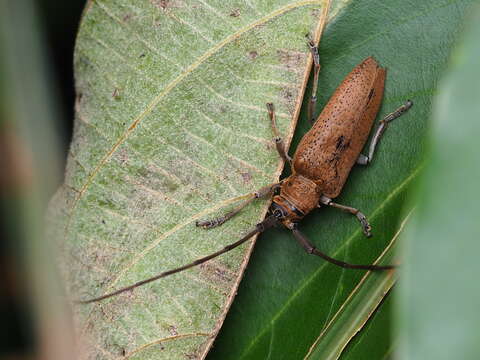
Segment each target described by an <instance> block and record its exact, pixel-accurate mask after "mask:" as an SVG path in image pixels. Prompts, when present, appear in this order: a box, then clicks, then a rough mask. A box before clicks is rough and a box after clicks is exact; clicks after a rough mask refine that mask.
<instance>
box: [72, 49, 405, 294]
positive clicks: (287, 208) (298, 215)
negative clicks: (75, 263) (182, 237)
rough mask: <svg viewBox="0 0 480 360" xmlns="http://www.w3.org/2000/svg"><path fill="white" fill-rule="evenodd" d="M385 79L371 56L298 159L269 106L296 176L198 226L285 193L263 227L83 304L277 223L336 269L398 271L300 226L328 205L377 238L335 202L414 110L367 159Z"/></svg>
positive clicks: (281, 148) (310, 135)
mask: <svg viewBox="0 0 480 360" xmlns="http://www.w3.org/2000/svg"><path fill="white" fill-rule="evenodd" d="M309 46H310V50H311V52H312V55H313V60H314V86H313V91H312V94H315V93H316V89H317V83H318V74H319V71H320V62H319V56H318V50H317V47H316V46H314V44H313V43H310V44H309ZM385 75H386V70H385V69H384V68H382V67H380V66H379V65H378V64H377V62H376V61H375V59H374V58H373V57H368V58H367V59H365V60H364V61H363V62H362V63H360V64H359V65H357V66H356V67H355V68H354V69H353V70H352V71H351V72H350V74H348V75H347V77H346V78H345V79H344V80H343V82H342V83H341V84H340V86H339V87H338V88H337V89H336V90H335V92H334V94H333V95H332V97H331V98H330V100H329V102H328V103H327V105H326V106H325V108H324V109H323V111H322V113H321V114H320V116H319V117H318V119H317V120H316V121H315V122H314V124H313V126H312V128H311V129H310V131H308V132H307V133H306V134H305V136H304V137H303V138H302V140H301V141H300V144H299V145H298V148H297V151H296V152H295V155H294V157H293V159H291V158H290V157H289V156H288V154H287V152H286V151H285V147H284V144H283V141H282V139H281V137H280V135H279V132H278V130H277V127H276V124H275V111H274V107H273V104H271V103H268V104H267V109H268V114H269V117H270V120H271V123H272V129H273V132H274V134H275V136H276V137H275V143H276V147H277V150H278V153H279V154H280V156H281V157H282V158H283V159H284V160H285V161H286V162H288V163H289V164H290V166H291V168H292V175H290V176H289V177H288V178H286V179H284V180H281V181H280V182H279V183H276V184H272V185H269V186H266V187H264V188H262V189H260V190H259V191H257V192H255V193H252V194H251V196H250V198H249V199H248V200H246V201H245V202H244V203H242V204H241V205H240V206H238V207H237V208H235V209H234V210H232V211H230V212H229V213H227V214H226V215H224V216H222V217H220V218H216V219H213V220H207V221H197V223H196V225H197V226H201V227H204V228H213V227H216V226H219V225H221V224H223V223H224V222H226V221H227V220H229V219H230V218H232V217H233V216H235V215H236V214H237V213H239V212H240V211H241V210H242V209H243V208H244V207H245V206H247V205H248V204H249V203H251V202H252V201H253V200H255V199H258V198H264V197H266V196H268V195H272V194H274V193H276V192H277V191H278V190H279V194H277V195H275V196H274V197H273V202H272V205H271V207H270V210H269V215H268V216H267V218H266V219H265V220H264V221H262V222H261V223H259V224H257V226H256V227H255V229H253V230H252V231H250V232H249V233H248V234H247V235H245V236H244V237H243V238H241V239H240V240H238V241H236V242H234V243H232V244H230V245H228V246H226V247H225V248H223V249H222V250H220V251H217V252H215V253H213V254H210V255H208V256H205V257H203V258H200V259H198V260H196V261H194V262H192V263H190V264H187V265H184V266H182V267H179V268H176V269H172V270H169V271H166V272H163V273H160V274H158V275H157V276H154V277H152V278H149V279H146V280H143V281H140V282H137V283H135V284H133V285H131V286H128V287H125V288H122V289H119V290H117V291H114V292H112V293H110V294H106V295H103V296H100V297H97V298H94V299H90V300H86V301H80V302H81V303H90V302H95V301H99V300H103V299H106V298H109V297H111V296H114V295H118V294H120V293H122V292H125V291H129V290H132V289H134V288H136V287H138V286H141V285H144V284H146V283H149V282H151V281H154V280H157V279H159V278H162V277H165V276H168V275H172V274H175V273H178V272H180V271H183V270H186V269H189V268H191V267H194V266H196V265H199V264H202V263H204V262H206V261H208V260H210V259H212V258H215V257H217V256H219V255H221V254H224V253H226V252H227V251H229V250H232V249H234V248H236V247H238V246H239V245H241V244H243V243H244V242H246V241H247V240H249V239H250V238H251V237H252V236H254V235H256V234H258V233H260V232H263V231H265V230H266V229H268V228H270V227H272V226H274V225H277V224H283V225H284V226H285V227H286V228H288V229H290V230H292V232H293V235H294V237H295V238H296V239H297V241H298V242H299V243H300V245H301V246H302V247H303V248H304V249H305V251H307V252H308V253H310V254H314V255H317V256H320V257H322V258H323V259H325V260H327V261H329V262H331V263H333V264H335V265H338V266H341V267H344V268H351V269H364V270H388V269H392V268H393V267H394V266H393V265H386V266H378V265H354V264H349V263H345V262H343V261H339V260H336V259H333V258H331V257H329V256H327V255H326V254H324V253H322V252H320V251H319V250H318V249H316V248H315V246H314V245H313V244H312V243H311V242H310V241H309V240H308V239H307V238H306V237H305V235H304V234H302V233H301V232H300V231H299V230H298V223H299V222H300V220H302V219H303V217H304V216H306V215H307V214H308V213H310V212H311V211H312V210H314V209H315V208H317V207H320V206H322V205H326V206H332V207H335V208H338V209H341V210H344V211H347V212H349V213H351V214H353V215H355V216H356V217H357V219H358V220H359V221H360V224H361V226H362V229H363V232H364V234H365V235H366V236H370V235H371V233H370V230H371V227H370V225H369V223H368V221H367V218H366V217H365V215H364V214H362V213H361V212H360V211H359V210H358V209H355V208H353V207H350V206H345V205H340V204H337V203H335V202H333V200H332V199H334V198H336V197H337V196H338V195H339V194H340V192H341V190H342V188H343V185H344V184H345V181H346V180H347V177H348V174H349V173H350V170H351V169H352V167H353V165H355V163H357V164H361V165H367V164H368V163H370V162H371V161H372V158H373V155H374V152H375V148H376V145H377V144H378V141H379V139H380V137H381V136H382V134H383V132H384V131H385V129H386V127H387V126H388V124H389V123H390V122H391V121H392V120H394V119H395V118H397V117H399V116H400V115H402V114H403V113H404V112H405V111H407V110H408V109H410V107H412V105H413V103H412V101H410V100H408V101H407V102H406V103H405V104H404V105H402V106H400V107H399V108H398V109H397V110H396V111H394V112H393V113H391V114H389V115H387V116H386V117H385V118H384V119H383V120H381V121H380V124H379V126H378V128H377V129H376V131H375V134H374V136H373V138H372V142H371V144H370V147H369V152H368V155H363V154H361V150H362V148H363V147H364V145H365V142H366V141H367V138H368V135H369V133H370V131H371V128H372V125H373V122H374V120H375V117H376V116H377V113H378V110H379V108H380V104H381V102H382V98H383V89H384V82H385ZM315 103H316V97H315V96H312V98H311V100H310V103H309V107H308V114H309V118H310V120H311V121H312V122H313V120H314V117H313V109H314V106H315Z"/></svg>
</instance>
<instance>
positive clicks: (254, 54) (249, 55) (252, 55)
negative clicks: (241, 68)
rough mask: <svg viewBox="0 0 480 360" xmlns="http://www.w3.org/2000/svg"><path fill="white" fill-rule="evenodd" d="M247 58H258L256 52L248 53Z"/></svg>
mask: <svg viewBox="0 0 480 360" xmlns="http://www.w3.org/2000/svg"><path fill="white" fill-rule="evenodd" d="M248 57H249V58H250V59H252V60H255V59H256V58H257V57H258V52H256V51H255V50H252V51H249V52H248Z"/></svg>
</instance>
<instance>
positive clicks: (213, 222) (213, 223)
mask: <svg viewBox="0 0 480 360" xmlns="http://www.w3.org/2000/svg"><path fill="white" fill-rule="evenodd" d="M279 186H280V183H275V184H271V185H267V186H264V187H262V188H261V189H259V190H258V191H255V192H253V193H251V194H248V195H246V196H245V197H247V200H245V201H243V202H242V203H241V204H240V205H238V206H237V207H236V208H234V209H233V210H231V211H229V212H228V213H226V214H225V215H223V216H220V217H218V218H214V219H210V220H203V221H200V220H199V221H197V222H196V223H195V225H196V226H198V227H203V228H204V229H212V228H214V227H217V226H220V225H222V224H223V223H225V222H226V221H228V220H230V219H231V218H232V217H234V216H235V215H237V214H238V213H239V212H240V211H241V210H242V209H243V208H244V207H246V206H247V205H248V204H250V203H251V202H253V201H254V200H256V199H261V198H265V197H267V196H268V195H270V194H272V193H273V192H274V191H275V190H276V189H277V188H278V187H279Z"/></svg>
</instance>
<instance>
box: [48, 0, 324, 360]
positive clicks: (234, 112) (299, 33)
mask: <svg viewBox="0 0 480 360" xmlns="http://www.w3.org/2000/svg"><path fill="white" fill-rule="evenodd" d="M322 3H323V2H322V1H316V0H301V1H280V0H279V1H274V2H269V3H261V4H255V6H254V5H252V4H251V3H250V2H238V3H229V4H224V3H222V2H215V1H210V2H205V1H201V0H198V1H192V2H185V1H180V0H178V1H156V0H151V1H147V0H144V1H129V0H123V1H113V0H95V1H90V2H89V3H88V5H87V8H86V9H85V13H84V16H83V20H82V24H81V28H80V32H79V35H78V40H77V45H76V54H75V70H76V87H77V94H78V98H77V104H76V105H77V106H76V123H75V132H74V139H73V141H72V145H71V151H70V153H69V159H68V165H67V171H66V180H65V186H64V187H63V189H62V191H60V192H59V193H58V194H57V196H56V198H55V201H54V204H53V205H52V208H53V209H55V210H54V211H52V214H56V212H55V211H58V209H60V210H63V212H64V217H63V218H59V219H57V222H58V224H57V230H58V232H59V233H60V236H61V237H64V240H65V241H64V244H63V248H62V249H63V252H64V253H63V259H62V260H61V262H62V263H63V271H64V273H65V278H66V280H67V286H68V287H69V289H68V290H69V294H70V296H71V297H72V298H78V297H79V296H82V297H94V296H98V295H102V294H104V293H106V292H109V291H111V290H113V289H117V288H120V287H123V286H125V285H129V284H131V283H133V282H136V281H139V280H142V279H145V278H149V277H151V276H153V275H155V274H157V273H158V272H160V271H164V270H168V269H171V268H175V267H178V266H181V265H184V264H186V263H189V262H191V261H193V260H194V259H196V258H199V257H201V256H205V255H207V254H210V253H212V252H214V251H216V250H218V249H220V248H222V247H223V246H225V245H226V244H227V243H231V242H232V241H234V240H236V239H238V238H239V237H240V236H241V235H242V234H243V233H245V230H246V228H248V227H249V226H251V225H252V224H254V223H255V222H258V221H259V220H261V219H262V217H263V216H264V214H265V211H266V206H267V202H266V201H265V202H263V203H259V204H256V205H253V206H251V207H249V208H248V209H246V211H244V212H242V214H240V215H239V216H238V217H236V218H235V219H234V220H232V221H231V222H229V224H228V226H224V227H222V228H219V229H215V230H211V231H204V230H202V229H198V228H195V226H194V224H195V221H196V220H199V219H202V218H205V217H213V216H216V215H218V214H219V212H225V211H226V210H227V209H228V208H230V207H231V205H232V204H234V203H235V202H236V201H237V200H239V199H240V198H241V195H242V194H245V193H248V192H251V191H254V190H256V189H258V188H259V187H261V186H264V185H266V184H268V183H272V182H274V181H275V180H276V179H278V175H279V173H280V169H281V167H282V163H281V161H279V159H278V156H277V155H276V153H275V150H274V147H273V146H272V143H271V137H272V134H271V129H270V124H269V120H268V118H267V116H266V115H267V114H266V110H265V108H264V106H265V105H264V104H265V103H266V102H269V101H271V102H274V103H275V105H276V108H277V112H278V115H277V116H278V124H279V127H280V129H281V131H282V133H284V134H292V133H293V128H294V123H295V121H296V117H297V115H298V112H299V108H300V104H301V99H302V95H303V90H304V83H305V82H306V78H307V73H308V70H309V64H310V59H309V53H308V48H307V47H306V45H305V35H306V34H307V33H310V34H312V36H313V37H315V36H316V37H317V38H318V36H319V32H318V27H319V18H320V14H321V10H322ZM315 34H316V35H315ZM287 140H288V135H287ZM287 142H288V141H287ZM252 246H253V242H252V243H251V244H248V245H246V246H243V247H242V248H239V249H236V250H234V251H232V252H231V253H230V254H229V256H224V257H221V258H218V259H215V260H214V261H210V262H209V263H208V264H205V265H204V266H200V267H198V268H196V269H192V270H190V271H188V272H185V273H184V274H183V275H181V276H180V275H179V276H172V277H171V278H167V279H164V280H163V281H161V282H159V283H153V284H149V285H146V286H144V287H142V288H138V289H136V290H135V291H134V292H131V293H126V294H122V295H120V296H118V297H115V298H111V299H109V300H106V301H105V302H102V303H97V304H93V305H91V306H75V311H76V314H75V317H76V325H77V328H78V333H79V335H80V339H81V341H80V343H81V346H82V354H83V356H84V357H85V358H93V357H97V356H100V357H118V356H124V357H128V358H131V359H150V358H151V359H160V358H165V359H176V358H179V359H183V358H185V357H187V358H188V357H195V358H203V357H204V356H205V354H206V352H207V351H208V348H209V346H210V345H211V343H212V341H213V339H214V337H215V335H216V333H217V331H218V329H219V327H220V326H221V324H222V322H223V318H224V316H225V314H226V312H227V310H228V308H229V305H230V303H231V301H232V298H233V296H234V295H235V292H236V288H237V285H238V282H239V280H240V277H241V274H242V272H243V269H244V267H245V265H246V263H247V261H248V257H249V254H250V251H251V249H252Z"/></svg>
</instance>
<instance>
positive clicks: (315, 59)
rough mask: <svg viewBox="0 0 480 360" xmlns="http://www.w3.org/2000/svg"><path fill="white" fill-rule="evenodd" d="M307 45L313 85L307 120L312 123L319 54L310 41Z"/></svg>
mask: <svg viewBox="0 0 480 360" xmlns="http://www.w3.org/2000/svg"><path fill="white" fill-rule="evenodd" d="M308 47H309V48H310V52H311V53H312V57H313V85H312V96H311V97H310V101H309V103H308V115H307V116H308V120H309V121H310V122H311V123H312V125H313V123H314V122H315V114H314V112H315V105H316V104H317V87H318V74H320V55H319V54H318V47H316V46H315V44H314V43H313V42H312V41H309V42H308Z"/></svg>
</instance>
